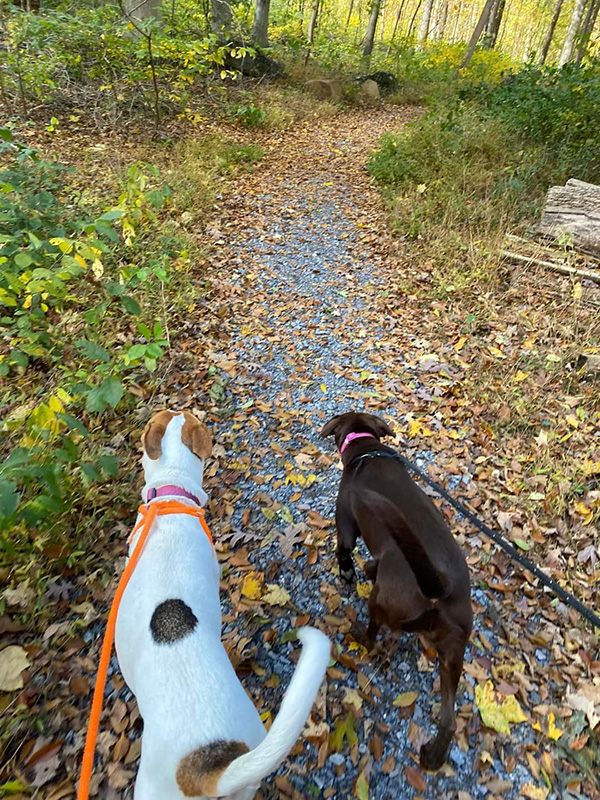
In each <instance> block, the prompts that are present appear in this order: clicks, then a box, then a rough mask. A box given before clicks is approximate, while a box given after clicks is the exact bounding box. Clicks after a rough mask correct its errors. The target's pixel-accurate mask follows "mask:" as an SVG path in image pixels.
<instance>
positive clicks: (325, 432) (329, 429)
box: [319, 414, 342, 439]
mask: <svg viewBox="0 0 600 800" xmlns="http://www.w3.org/2000/svg"><path fill="white" fill-rule="evenodd" d="M341 417H342V415H341V414H337V415H336V416H335V417H332V418H331V419H330V420H329V422H326V423H325V425H323V428H322V429H321V433H320V434H319V437H320V438H321V439H326V438H327V437H328V436H331V435H332V434H334V433H335V431H336V428H337V426H338V424H339V421H340V419H341Z"/></svg>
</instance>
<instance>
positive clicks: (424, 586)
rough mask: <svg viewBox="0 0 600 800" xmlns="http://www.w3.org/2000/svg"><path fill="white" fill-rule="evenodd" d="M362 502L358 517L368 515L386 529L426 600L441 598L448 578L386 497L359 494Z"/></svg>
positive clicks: (367, 490) (446, 587)
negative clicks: (435, 564)
mask: <svg viewBox="0 0 600 800" xmlns="http://www.w3.org/2000/svg"><path fill="white" fill-rule="evenodd" d="M361 500H362V502H361V503H360V507H359V508H358V509H357V516H358V517H359V518H360V516H362V515H363V514H364V515H366V514H368V515H369V516H370V517H371V518H372V517H376V518H377V519H378V521H380V522H381V525H384V526H385V528H386V529H387V530H389V532H390V533H391V535H392V536H393V538H394V541H395V542H396V544H397V545H398V547H399V549H400V550H401V551H402V555H403V556H404V558H405V559H406V560H407V561H408V564H409V566H410V568H411V570H412V571H413V573H414V576H415V578H416V579H417V583H418V584H419V588H420V589H421V591H422V592H423V594H424V595H425V597H428V598H430V599H432V600H434V599H436V598H440V597H444V595H445V594H446V592H447V589H448V579H447V578H446V576H445V575H442V574H441V573H440V572H439V571H438V570H437V569H436V567H435V566H434V565H433V563H432V561H431V559H430V558H429V555H428V554H427V551H426V550H425V548H424V547H423V543H422V542H421V539H420V538H419V535H418V533H416V532H415V531H414V530H413V529H412V528H411V527H410V525H409V523H408V522H407V520H406V518H405V517H404V515H403V514H402V512H401V511H400V509H399V508H398V506H397V505H396V504H395V503H392V502H391V501H390V500H388V499H387V497H384V496H383V495H381V494H378V493H377V492H373V491H370V490H369V489H365V490H364V491H363V492H362V495H361Z"/></svg>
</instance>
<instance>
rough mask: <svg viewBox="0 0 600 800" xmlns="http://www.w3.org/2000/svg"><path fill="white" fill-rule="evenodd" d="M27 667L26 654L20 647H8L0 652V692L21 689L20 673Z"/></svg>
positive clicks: (21, 679)
mask: <svg viewBox="0 0 600 800" xmlns="http://www.w3.org/2000/svg"><path fill="white" fill-rule="evenodd" d="M27 667H29V659H28V658H27V653H26V652H25V650H24V649H23V648H22V647H18V646H17V645H10V647H5V648H4V650H2V652H0V692H14V691H15V690H16V689H22V688H23V678H22V677H21V673H22V672H23V670H25V669H27Z"/></svg>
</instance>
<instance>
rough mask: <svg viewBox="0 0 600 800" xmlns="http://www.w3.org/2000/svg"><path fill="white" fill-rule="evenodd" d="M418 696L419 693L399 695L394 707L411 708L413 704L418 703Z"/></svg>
mask: <svg viewBox="0 0 600 800" xmlns="http://www.w3.org/2000/svg"><path fill="white" fill-rule="evenodd" d="M418 696H419V693H418V692H404V693H403V694H399V695H398V697H397V698H396V699H395V700H394V702H393V703H392V705H393V706H396V707H397V708H409V706H412V704H413V703H415V702H416V700H417V697H418Z"/></svg>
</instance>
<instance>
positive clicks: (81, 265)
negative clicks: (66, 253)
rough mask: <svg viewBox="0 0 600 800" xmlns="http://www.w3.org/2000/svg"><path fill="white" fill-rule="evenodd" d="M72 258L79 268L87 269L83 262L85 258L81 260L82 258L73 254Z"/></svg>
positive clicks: (77, 254)
mask: <svg viewBox="0 0 600 800" xmlns="http://www.w3.org/2000/svg"><path fill="white" fill-rule="evenodd" d="M73 258H74V259H75V261H76V262H77V263H78V264H79V266H80V267H83V268H84V269H86V267H87V263H86V260H85V258H82V257H81V256H80V255H79V253H75V255H74V256H73Z"/></svg>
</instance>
